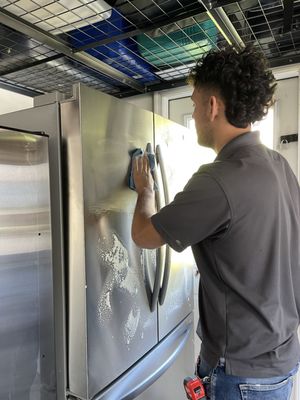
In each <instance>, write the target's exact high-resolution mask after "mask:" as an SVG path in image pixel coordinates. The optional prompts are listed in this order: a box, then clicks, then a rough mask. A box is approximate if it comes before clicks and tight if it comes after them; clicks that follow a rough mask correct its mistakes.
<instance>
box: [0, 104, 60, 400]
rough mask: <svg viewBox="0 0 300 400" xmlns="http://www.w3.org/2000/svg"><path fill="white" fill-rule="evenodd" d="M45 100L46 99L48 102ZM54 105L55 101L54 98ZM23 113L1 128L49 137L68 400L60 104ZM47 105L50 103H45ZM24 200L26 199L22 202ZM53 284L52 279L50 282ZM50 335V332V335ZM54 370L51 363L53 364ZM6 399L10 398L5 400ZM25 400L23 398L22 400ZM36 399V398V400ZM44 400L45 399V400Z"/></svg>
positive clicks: (1, 120) (4, 119) (6, 118)
mask: <svg viewBox="0 0 300 400" xmlns="http://www.w3.org/2000/svg"><path fill="white" fill-rule="evenodd" d="M44 100H45V99H44ZM50 102H51V99H50ZM50 102H49V104H48V105H44V106H43V107H37V108H31V109H26V110H21V111H17V112H13V113H9V114H4V115H1V116H0V125H5V126H11V127H14V128H15V129H26V130H32V131H44V132H45V133H47V134H48V135H49V168H50V199H51V232H52V265H53V283H52V282H51V284H52V285H53V288H52V290H53V291H54V299H53V301H54V329H55V351H54V352H53V356H55V362H56V374H55V372H53V380H54V381H55V380H56V382H57V400H63V399H64V398H65V391H66V348H65V306H64V305H65V297H64V288H65V283H64V251H63V250H64V244H63V239H62V238H63V224H62V220H63V217H62V181H61V148H60V136H59V105H58V104H50ZM44 104H46V102H45V101H44ZM21 201H22V200H21ZM49 284H50V280H49ZM46 336H47V332H46ZM49 367H51V363H50V364H49ZM1 400H2V399H1ZM5 400H6V399H5ZM22 400H23V399H22ZM34 400H35V399H34ZM42 400H44V399H42Z"/></svg>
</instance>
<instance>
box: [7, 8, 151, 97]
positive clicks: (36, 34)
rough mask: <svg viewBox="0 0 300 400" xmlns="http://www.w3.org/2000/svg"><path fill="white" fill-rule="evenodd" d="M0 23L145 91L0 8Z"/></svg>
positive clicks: (122, 74)
mask: <svg viewBox="0 0 300 400" xmlns="http://www.w3.org/2000/svg"><path fill="white" fill-rule="evenodd" d="M0 23H1V24H3V25H6V26H8V27H9V28H12V29H15V30H16V31H18V32H21V33H23V34H25V35H27V36H29V37H31V38H33V39H36V40H38V41H39V42H40V43H42V44H46V45H48V46H49V47H51V48H52V49H53V50H56V51H58V52H59V53H62V54H64V55H65V56H67V57H69V58H71V59H73V60H75V61H78V62H80V63H81V64H84V65H86V66H87V67H90V68H93V69H94V70H96V71H98V72H100V73H101V74H103V75H105V76H107V77H109V78H112V79H115V80H116V81H118V82H121V83H122V84H124V85H127V86H130V87H131V88H133V89H135V90H137V91H138V92H141V93H144V91H145V88H144V86H143V85H140V84H139V83H138V82H137V81H135V80H134V79H132V78H130V77H129V76H127V75H126V74H124V73H123V72H120V71H118V70H116V69H115V68H113V67H111V66H110V65H107V64H105V63H104V62H102V61H100V60H98V59H97V58H95V57H92V56H90V55H88V54H84V53H79V54H77V53H76V54H75V53H74V52H73V49H72V48H71V47H69V46H67V45H66V44H65V43H64V42H63V41H62V40H60V39H59V38H57V37H55V36H54V35H51V34H50V33H46V32H44V31H43V30H42V29H40V28H38V27H36V26H34V25H32V24H30V23H29V22H27V21H24V20H22V19H21V18H19V17H17V16H15V15H13V14H11V13H9V12H8V11H6V10H3V9H1V8H0Z"/></svg>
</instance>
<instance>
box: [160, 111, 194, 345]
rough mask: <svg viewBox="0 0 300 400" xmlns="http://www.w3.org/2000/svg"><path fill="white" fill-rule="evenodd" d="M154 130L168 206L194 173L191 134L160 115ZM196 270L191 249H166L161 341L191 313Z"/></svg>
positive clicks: (161, 311) (161, 306) (161, 310)
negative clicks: (191, 160) (181, 250)
mask: <svg viewBox="0 0 300 400" xmlns="http://www.w3.org/2000/svg"><path fill="white" fill-rule="evenodd" d="M154 129H155V145H156V157H157V160H158V169H159V171H160V173H161V184H162V186H163V187H164V191H165V199H166V200H167V202H168V200H169V201H171V200H173V198H174V196H175V194H176V193H177V192H179V191H180V190H182V189H183V187H184V185H185V183H186V182H187V180H188V179H189V178H190V176H191V175H192V173H193V172H194V171H193V170H192V168H191V167H189V158H193V147H191V146H190V140H189V136H190V135H192V133H191V132H190V131H189V130H188V129H186V128H184V127H182V126H181V125H178V124H176V123H174V122H171V121H169V120H167V119H165V118H163V117H161V116H159V115H155V116H154ZM192 167H194V166H192ZM167 197H169V199H168V198H167ZM193 269H194V260H193V256H192V253H191V251H190V249H187V250H185V251H184V252H182V253H176V252H175V251H173V250H172V249H171V248H170V247H169V246H168V247H167V249H166V257H165V266H164V278H163V282H162V289H161V292H160V296H159V300H160V303H161V304H160V306H159V311H158V319H159V340H161V339H162V338H163V337H165V335H167V333H168V332H170V331H171V330H172V329H173V328H174V327H175V326H176V325H178V323H179V322H180V321H182V320H183V319H184V318H185V317H186V316H187V315H188V314H189V313H191V312H192V309H193Z"/></svg>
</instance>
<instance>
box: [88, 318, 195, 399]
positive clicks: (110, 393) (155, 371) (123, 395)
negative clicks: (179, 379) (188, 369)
mask: <svg viewBox="0 0 300 400" xmlns="http://www.w3.org/2000/svg"><path fill="white" fill-rule="evenodd" d="M192 327H193V322H192V315H189V316H188V317H187V318H186V319H185V320H184V321H182V322H181V323H180V324H179V325H178V326H177V327H176V328H175V329H174V330H173V331H172V332H171V333H169V334H168V335H167V336H166V337H165V338H164V339H163V340H162V341H161V342H159V343H158V344H157V345H156V346H155V347H154V348H153V349H152V350H151V351H150V352H149V353H147V354H146V355H145V356H144V357H143V358H142V359H140V360H139V362H137V363H136V364H135V365H134V366H133V367H131V368H130V369H129V370H128V371H126V372H125V373H124V374H123V375H122V376H121V377H120V378H119V379H117V380H115V381H114V382H113V383H112V384H111V385H110V386H108V387H107V388H106V389H104V390H103V391H102V392H100V393H98V394H97V395H95V396H94V397H93V400H131V399H135V398H136V397H137V396H138V395H139V394H140V393H142V392H143V391H144V390H146V389H147V388H148V387H149V386H150V385H152V383H154V382H155V381H156V380H157V379H158V378H159V377H160V376H161V375H162V374H163V373H164V372H165V371H166V370H167V369H168V368H169V367H171V365H172V364H173V363H174V362H175V360H176V359H177V357H178V355H179V354H180V352H181V350H182V349H183V348H184V346H185V344H186V342H187V340H188V339H189V337H190V333H191V330H192Z"/></svg>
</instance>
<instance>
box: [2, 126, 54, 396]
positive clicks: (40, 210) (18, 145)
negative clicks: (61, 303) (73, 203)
mask: <svg viewBox="0 0 300 400" xmlns="http://www.w3.org/2000/svg"><path fill="white" fill-rule="evenodd" d="M0 226H1V229H0V319H1V326H0V398H1V399H13V400H24V399H29V400H54V399H56V378H55V356H54V323H53V321H54V316H53V276H52V242H51V223H50V190H49V162H48V137H46V136H41V135H33V134H29V133H25V132H21V131H19V132H17V131H13V130H8V129H0Z"/></svg>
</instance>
